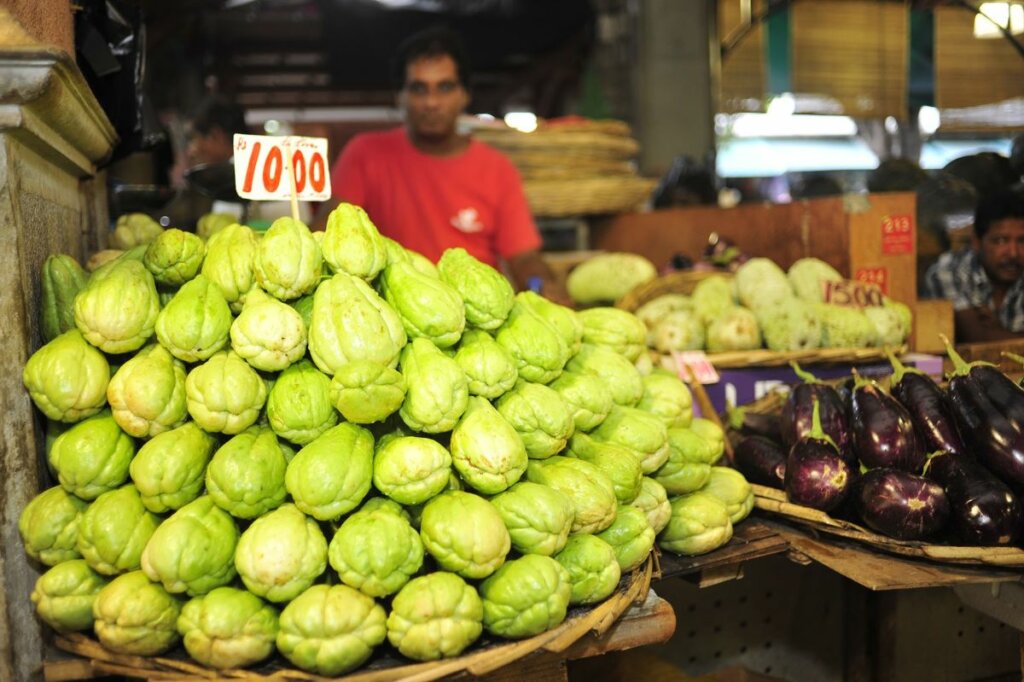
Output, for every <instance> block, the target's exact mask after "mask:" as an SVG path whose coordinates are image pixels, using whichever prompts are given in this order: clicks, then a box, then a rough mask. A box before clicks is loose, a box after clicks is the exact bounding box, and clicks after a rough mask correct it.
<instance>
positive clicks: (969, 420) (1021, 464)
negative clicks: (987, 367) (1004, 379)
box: [944, 339, 1024, 486]
mask: <svg viewBox="0 0 1024 682" xmlns="http://www.w3.org/2000/svg"><path fill="white" fill-rule="evenodd" d="M944 341H945V343H946V352H947V353H948V354H949V358H950V359H951V360H952V361H953V365H954V367H955V370H954V372H953V374H951V375H950V377H949V400H950V404H951V405H952V407H953V414H954V415H955V416H956V420H957V423H958V425H959V426H960V432H961V433H962V434H963V435H964V439H965V441H966V442H967V443H968V444H969V445H970V446H971V449H972V451H973V452H974V454H975V455H976V456H977V458H978V461H979V462H980V463H981V464H983V465H984V466H985V467H986V468H987V469H989V470H990V471H991V472H992V473H994V474H995V475H996V476H998V477H999V478H1001V479H1002V480H1003V481H1005V482H1006V483H1007V484H1009V485H1010V486H1022V485H1024V432H1022V431H1021V430H1020V429H1018V428H1017V426H1016V425H1015V424H1014V422H1013V420H1012V419H1011V416H1010V415H1011V414H1012V410H1013V407H1012V405H1009V404H1006V403H998V402H996V401H995V400H994V399H993V397H992V396H991V395H990V392H992V391H993V385H992V383H991V382H988V381H983V379H985V378H987V377H988V376H989V373H988V372H978V371H977V370H978V369H979V368H980V367H982V366H983V365H981V364H979V363H973V362H972V363H971V364H967V363H966V362H964V359H963V358H962V357H960V354H959V353H957V352H956V351H955V350H954V349H953V346H952V345H951V344H950V343H949V339H944Z"/></svg>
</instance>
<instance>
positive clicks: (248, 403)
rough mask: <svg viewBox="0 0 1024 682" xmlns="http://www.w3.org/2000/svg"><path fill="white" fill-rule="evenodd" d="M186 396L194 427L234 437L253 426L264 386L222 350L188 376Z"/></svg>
mask: <svg viewBox="0 0 1024 682" xmlns="http://www.w3.org/2000/svg"><path fill="white" fill-rule="evenodd" d="M185 395H186V396H187V401H188V413H189V414H190V415H192V419H194V420H195V422H196V424H198V425H199V426H201V427H202V428H204V429H205V430H207V431H213V432H220V433H226V434H228V435H234V434H236V433H241V432H242V431H244V430H246V429H247V428H249V427H250V426H252V425H253V424H254V423H256V419H257V418H258V417H259V415H260V410H261V409H263V403H264V402H266V399H267V386H266V384H265V383H264V382H263V378H262V377H261V376H260V375H259V374H257V373H256V371H255V370H254V369H253V368H252V367H250V366H249V365H248V363H246V362H245V360H243V359H242V358H240V357H238V354H237V353H235V352H234V351H221V352H220V353H217V354H216V355H214V356H213V357H211V358H210V359H209V360H207V361H206V362H205V363H203V364H201V365H199V366H198V367H195V368H194V369H193V370H192V371H191V372H189V373H188V376H187V377H186V378H185Z"/></svg>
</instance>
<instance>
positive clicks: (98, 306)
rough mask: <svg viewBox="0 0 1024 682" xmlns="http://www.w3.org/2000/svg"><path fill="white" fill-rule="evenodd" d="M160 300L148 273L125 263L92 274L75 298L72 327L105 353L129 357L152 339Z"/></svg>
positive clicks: (134, 265)
mask: <svg viewBox="0 0 1024 682" xmlns="http://www.w3.org/2000/svg"><path fill="white" fill-rule="evenodd" d="M159 312H160V298H159V296H157V293H156V283H155V282H154V281H153V275H151V274H149V270H147V269H146V267H145V266H144V265H143V264H142V263H140V262H139V261H136V260H125V261H122V262H120V263H118V264H117V265H116V266H114V267H112V268H111V269H109V270H106V271H104V272H103V273H102V274H100V273H99V272H98V271H97V272H95V273H93V276H92V277H91V278H89V281H88V283H86V285H85V287H84V288H83V289H82V290H81V291H80V292H78V296H76V297H75V326H76V327H78V330H79V331H81V332H82V336H83V337H85V340H86V341H88V342H89V343H91V344H92V345H94V346H96V347H97V348H99V349H100V350H101V351H103V352H104V353H111V354H117V353H128V352H131V351H133V350H138V349H139V348H142V346H144V345H145V343H146V341H148V340H149V337H151V336H152V335H153V328H154V325H156V318H157V314H158V313H159Z"/></svg>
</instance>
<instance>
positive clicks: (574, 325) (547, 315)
mask: <svg viewBox="0 0 1024 682" xmlns="http://www.w3.org/2000/svg"><path fill="white" fill-rule="evenodd" d="M516 300H517V301H520V302H521V303H522V304H523V305H525V306H527V307H529V308H530V309H532V310H533V312H535V313H537V314H538V315H540V316H541V317H543V318H544V319H545V320H547V321H548V322H549V323H550V324H551V326H552V327H554V328H555V330H556V331H557V332H558V334H559V335H560V336H561V337H562V340H563V341H565V345H566V347H567V348H568V349H569V356H570V357H571V356H573V355H576V353H578V352H579V350H580V346H581V345H582V344H583V322H582V321H581V319H580V317H579V316H578V315H577V314H576V311H575V310H572V309H570V308H566V307H565V306H564V305H559V304H557V303H554V302H552V301H549V300H548V299H546V298H544V297H543V296H541V295H540V294H538V293H535V292H533V291H524V292H522V293H520V294H519V295H518V296H517V297H516Z"/></svg>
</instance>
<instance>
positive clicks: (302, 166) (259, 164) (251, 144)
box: [234, 135, 331, 201]
mask: <svg viewBox="0 0 1024 682" xmlns="http://www.w3.org/2000/svg"><path fill="white" fill-rule="evenodd" d="M234 145H235V159H234V162H235V191H236V192H237V193H238V196H240V197H242V198H243V199H257V200H260V201H273V200H284V201H287V200H288V199H290V198H291V196H292V185H293V178H294V188H295V195H296V197H297V198H298V199H299V200H300V201H326V200H328V199H330V198H331V177H330V170H329V164H328V162H327V139H326V138H323V137H297V136H294V135H290V136H287V137H272V136H270V135H235V138H234Z"/></svg>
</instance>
